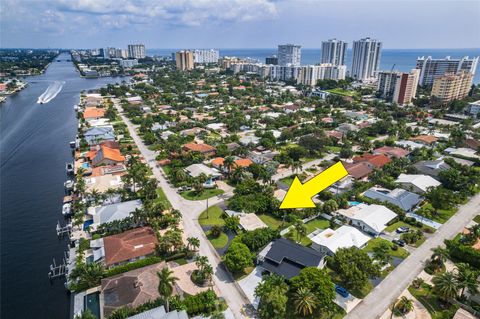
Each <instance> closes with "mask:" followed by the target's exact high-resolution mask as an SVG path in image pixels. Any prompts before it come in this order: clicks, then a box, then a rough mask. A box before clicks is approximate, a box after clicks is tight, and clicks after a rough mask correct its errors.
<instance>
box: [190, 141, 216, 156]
mask: <svg viewBox="0 0 480 319" xmlns="http://www.w3.org/2000/svg"><path fill="white" fill-rule="evenodd" d="M183 150H184V151H186V152H197V153H201V154H202V155H204V156H207V157H209V156H214V155H215V152H216V149H215V147H213V146H210V145H208V144H197V143H187V144H185V145H183Z"/></svg>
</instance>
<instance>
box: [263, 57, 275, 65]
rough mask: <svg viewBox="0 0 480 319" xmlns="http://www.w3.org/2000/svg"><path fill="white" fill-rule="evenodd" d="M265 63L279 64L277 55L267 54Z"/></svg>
mask: <svg viewBox="0 0 480 319" xmlns="http://www.w3.org/2000/svg"><path fill="white" fill-rule="evenodd" d="M265 64H271V65H277V64H278V58H277V56H276V55H272V56H267V57H266V58H265Z"/></svg>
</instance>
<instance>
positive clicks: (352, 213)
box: [336, 203, 397, 236]
mask: <svg viewBox="0 0 480 319" xmlns="http://www.w3.org/2000/svg"><path fill="white" fill-rule="evenodd" d="M336 214H339V215H341V216H343V217H345V218H346V219H347V220H348V222H349V223H350V225H352V226H354V227H357V228H358V229H360V230H361V231H363V232H366V233H367V234H370V235H372V236H378V235H380V234H381V233H382V231H383V230H384V229H385V228H387V224H388V223H389V222H390V221H391V220H393V219H394V218H395V217H397V214H395V213H394V212H393V211H391V210H390V209H388V208H387V207H385V206H382V205H376V204H372V205H367V204H363V203H362V204H359V205H356V206H352V207H350V208H348V209H339V210H338V211H337V212H336Z"/></svg>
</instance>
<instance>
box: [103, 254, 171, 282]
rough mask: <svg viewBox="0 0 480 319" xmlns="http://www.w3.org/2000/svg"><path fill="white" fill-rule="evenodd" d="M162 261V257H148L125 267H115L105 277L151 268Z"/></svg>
mask: <svg viewBox="0 0 480 319" xmlns="http://www.w3.org/2000/svg"><path fill="white" fill-rule="evenodd" d="M161 261H162V259H161V258H160V257H157V256H152V257H147V258H145V259H140V260H137V261H134V262H131V263H128V264H125V265H121V266H117V267H113V268H111V269H109V270H108V271H107V275H106V276H105V277H111V276H115V275H118V274H122V273H124V272H127V271H130V270H134V269H138V268H142V267H145V266H150V265H153V264H156V263H159V262H161Z"/></svg>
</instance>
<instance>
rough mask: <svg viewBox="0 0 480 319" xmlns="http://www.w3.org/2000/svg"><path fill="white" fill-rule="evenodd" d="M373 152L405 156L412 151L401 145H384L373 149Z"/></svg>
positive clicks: (399, 156)
mask: <svg viewBox="0 0 480 319" xmlns="http://www.w3.org/2000/svg"><path fill="white" fill-rule="evenodd" d="M373 154H383V155H387V156H388V157H390V158H392V157H394V158H404V157H406V156H407V155H408V154H410V151H408V150H405V149H403V148H400V147H391V146H383V147H379V148H377V149H374V150H373Z"/></svg>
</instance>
